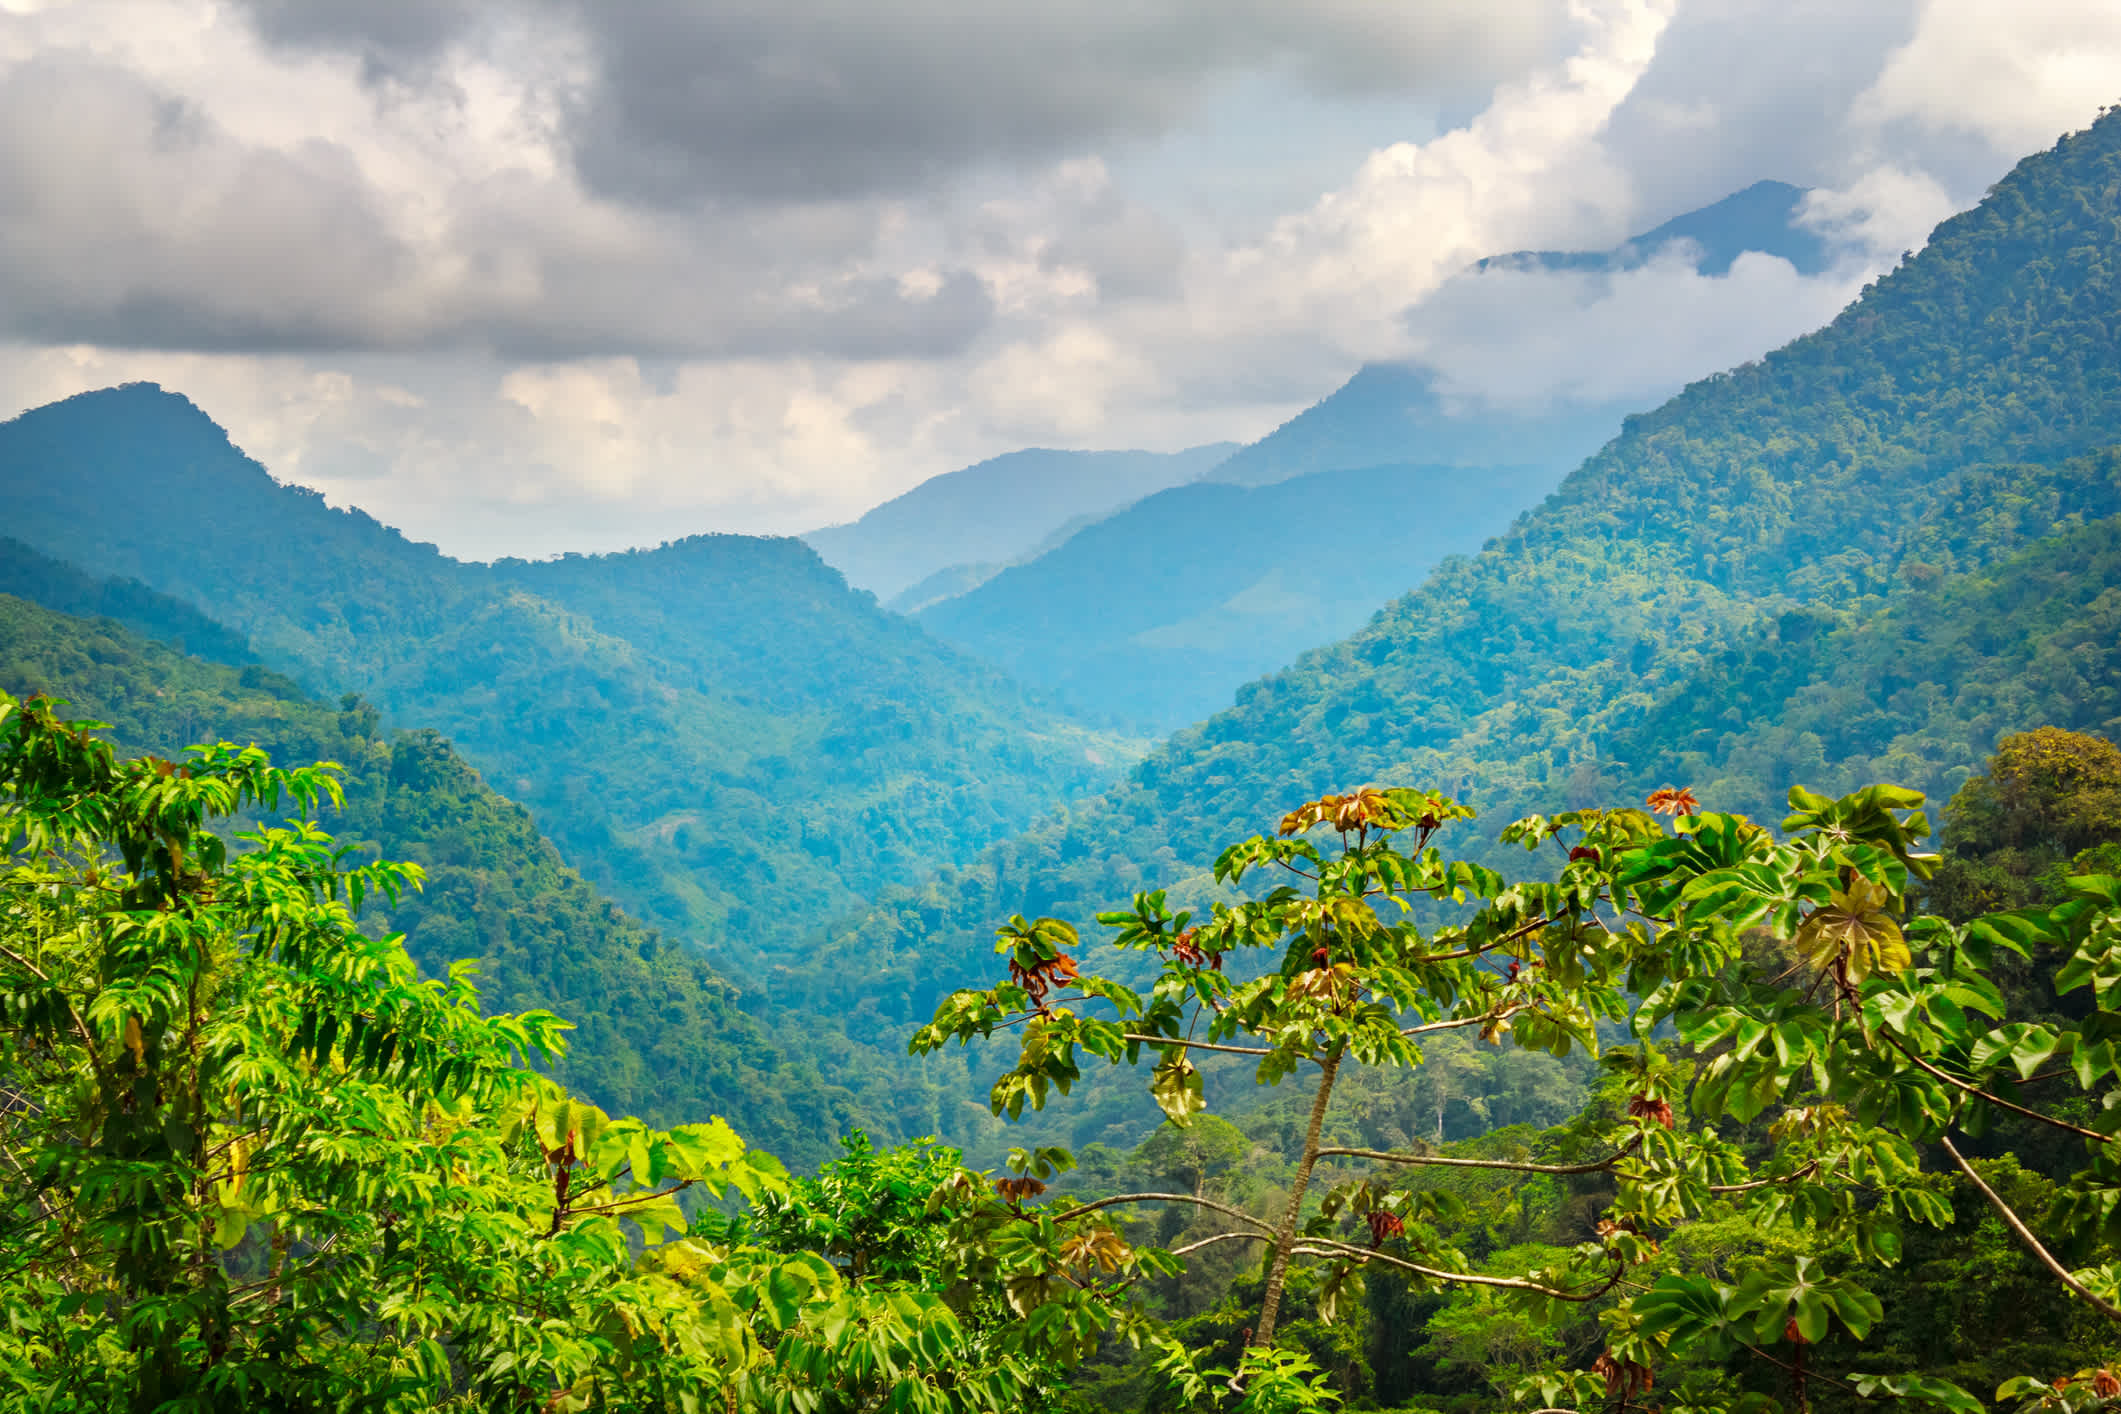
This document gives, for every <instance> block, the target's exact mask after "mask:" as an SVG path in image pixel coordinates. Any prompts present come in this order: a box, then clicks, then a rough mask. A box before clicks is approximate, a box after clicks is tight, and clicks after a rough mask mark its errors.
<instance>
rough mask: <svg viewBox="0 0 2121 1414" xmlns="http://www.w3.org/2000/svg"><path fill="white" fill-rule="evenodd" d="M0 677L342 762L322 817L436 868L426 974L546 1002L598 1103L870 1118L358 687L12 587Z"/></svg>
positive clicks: (418, 900)
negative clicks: (343, 688)
mask: <svg viewBox="0 0 2121 1414" xmlns="http://www.w3.org/2000/svg"><path fill="white" fill-rule="evenodd" d="M0 582H5V583H8V584H10V585H22V586H23V587H25V588H30V587H35V588H38V589H40V590H45V589H56V590H57V591H59V593H60V594H61V595H62V596H65V595H68V594H71V593H72V592H73V591H74V590H77V589H78V588H79V587H80V586H81V585H82V584H83V583H88V584H94V583H96V581H94V580H93V579H92V578H90V577H89V576H85V575H83V574H82V573H81V572H80V571H78V570H75V569H73V568H72V567H70V566H66V565H63V564H58V563H56V562H53V561H51V560H49V559H46V558H44V557H42V556H38V555H36V554H35V553H34V552H31V551H29V550H27V549H26V548H25V547H23V546H21V545H20V544H19V543H18V542H7V541H0ZM102 592H103V594H104V595H106V596H109V597H111V598H113V599H115V600H117V601H118V602H120V603H132V602H135V601H136V600H137V599H138V597H139V593H140V591H139V590H138V588H137V586H127V585H123V584H113V583H110V582H107V581H106V582H104V584H103V590H102ZM224 632H225V630H224ZM0 688H4V689H6V690H7V691H9V692H11V693H14V694H16V695H17V696H22V695H27V694H29V693H34V692H43V693H48V694H50V695H53V696H57V697H61V698H64V699H65V700H66V701H67V702H68V703H69V704H70V709H71V713H72V714H73V715H76V716H81V717H88V718H91V719H94V720H97V721H102V722H107V723H110V724H111V725H112V727H113V731H112V732H111V733H110V735H111V737H112V739H113V740H114V741H115V742H116V743H117V745H118V746H119V748H120V749H121V750H122V751H124V752H126V753H127V754H129V755H130V754H138V753H142V752H154V753H157V754H164V755H169V754H174V753H176V752H178V751H180V750H182V749H183V747H185V746H186V745H189V744H191V743H193V742H196V741H201V740H228V741H233V742H236V743H238V744H245V745H247V744H256V745H259V746H262V747H264V748H265V749H266V750H267V751H269V752H270V753H272V755H273V758H274V759H275V760H276V761H279V762H282V763H286V764H306V763H308V762H312V761H320V760H331V761H337V762H339V763H341V764H342V766H343V767H344V768H345V769H344V775H343V777H342V780H343V782H344V785H345V790H346V803H345V807H344V809H343V810H341V811H338V812H330V811H327V813H326V815H325V817H324V818H323V819H321V820H320V822H319V823H320V824H322V825H323V826H324V828H325V829H327V830H329V831H330V832H332V834H333V835H334V836H336V838H337V839H338V841H339V842H340V843H341V844H347V845H352V846H354V847H355V848H356V849H357V850H358V851H359V852H360V853H362V854H364V855H366V856H368V857H377V856H381V857H385V858H391V859H400V860H409V861H411V862H413V863H416V864H419V865H420V866H421V867H422V868H423V869H425V870H426V873H427V882H426V886H425V888H424V889H422V890H421V891H420V892H418V893H415V894H409V895H407V896H406V897H405V898H404V899H402V900H401V901H400V902H399V904H398V905H397V906H396V907H395V908H394V909H383V910H378V911H379V912H381V913H384V914H387V921H388V925H389V926H391V927H393V928H396V929H399V930H402V931H403V932H404V933H405V934H406V947H407V950H408V951H410V952H411V953H412V955H413V957H414V959H415V960H416V961H417V962H418V963H419V964H420V966H421V969H422V970H423V971H424V972H426V973H427V974H428V975H430V976H441V975H443V974H444V973H446V971H447V969H448V967H449V965H450V964H451V963H452V962H454V961H456V960H458V959H463V958H469V959H474V960H476V961H477V962H478V963H479V972H480V975H479V985H480V990H481V993H482V995H483V998H484V1000H485V1002H486V1004H487V1005H488V1006H489V1007H490V1008H492V1009H494V1010H497V1011H521V1010H526V1009H529V1008H532V1007H545V1008H548V1009H550V1010H552V1011H555V1012H558V1013H559V1014H560V1015H562V1016H564V1017H566V1018H567V1019H569V1020H570V1021H572V1022H574V1023H575V1025H576V1027H577V1029H576V1030H575V1032H574V1033H573V1034H572V1035H571V1036H570V1037H569V1042H570V1051H569V1055H568V1057H567V1058H566V1059H565V1060H564V1061H563V1062H562V1063H561V1065H560V1066H559V1067H558V1075H559V1077H560V1078H561V1079H562V1080H564V1081H566V1082H567V1083H568V1084H569V1085H570V1086H572V1087H574V1088H575V1089H577V1090H579V1091H581V1092H582V1093H584V1094H587V1095H588V1096H590V1097H591V1098H592V1099H594V1100H595V1101H596V1102H597V1103H599V1104H601V1105H604V1106H606V1107H608V1108H613V1109H616V1110H619V1111H624V1112H628V1113H636V1114H642V1115H646V1116H650V1117H652V1118H653V1120H654V1122H657V1123H661V1124H675V1123H684V1122H691V1121H696V1120H703V1119H705V1118H706V1117H707V1116H708V1115H710V1114H720V1115H724V1116H726V1117H727V1118H728V1119H729V1120H730V1121H731V1123H733V1124H735V1125H737V1126H739V1128H740V1129H741V1130H742V1132H744V1133H745V1134H748V1135H751V1136H754V1138H755V1139H756V1140H757V1142H759V1143H761V1144H763V1145H765V1146H766V1147H768V1148H770V1149H772V1150H774V1151H775V1152H777V1153H780V1154H782V1155H784V1156H787V1157H789V1158H791V1159H795V1160H798V1161H799V1160H802V1159H805V1158H810V1157H816V1156H819V1155H821V1154H823V1153H824V1152H825V1151H826V1150H827V1149H829V1148H830V1147H831V1144H832V1139H833V1136H834V1135H836V1134H837V1133H838V1132H839V1131H840V1130H841V1129H842V1128H843V1127H844V1126H845V1125H846V1124H848V1123H850V1122H854V1121H855V1120H857V1119H858V1118H860V1114H859V1111H858V1109H857V1104H856V1101H855V1098H854V1096H853V1095H852V1094H850V1093H849V1092H848V1091H846V1090H844V1089H842V1088H839V1087H837V1086H834V1085H832V1084H829V1083H827V1081H826V1080H825V1079H824V1078H823V1077H822V1076H820V1075H819V1074H818V1073H817V1072H816V1070H814V1069H812V1068H810V1067H809V1066H807V1065H805V1064H803V1063H801V1062H797V1061H793V1060H791V1059H789V1058H788V1057H787V1056H785V1055H784V1054H783V1053H782V1050H781V1048H780V1047H778V1046H777V1045H776V1043H775V1041H774V1040H773V1038H772V1037H771V1036H770V1035H769V1034H768V1033H767V1032H766V1030H765V1028H764V1027H762V1026H761V1025H760V1023H759V1022H757V1021H756V1020H754V1019H753V1018H751V1017H750V1016H747V1015H746V1014H745V1013H744V1012H743V1010H742V1009H741V1008H740V1007H739V1005H738V1001H737V993H736V990H735V989H734V988H732V987H731V986H730V984H729V983H728V982H727V981H725V980H724V979H723V978H721V977H720V976H718V975H716V973H715V971H714V969H713V968H711V967H710V966H709V965H708V964H707V963H706V962H705V960H704V959H702V958H701V957H700V956H699V955H698V954H697V953H696V952H695V951H693V950H692V949H689V948H685V947H681V946H677V945H674V944H673V943H671V942H669V941H667V940H665V939H664V938H662V937H660V936H659V935H658V934H657V933H656V932H654V931H653V930H651V929H648V928H645V927H643V926H642V925H641V924H639V923H637V922H635V921H634V920H633V919H632V918H630V917H628V916H627V915H626V914H625V913H623V912H622V911H621V910H620V909H619V908H617V907H616V906H615V905H614V904H612V903H611V902H610V900H609V899H607V898H606V897H604V896H603V895H602V894H601V893H600V892H599V891H598V890H597V889H596V888H595V887H594V886H593V885H591V884H589V883H587V882H586V881H585V880H584V879H583V878H582V877H581V876H580V875H579V874H577V873H576V872H575V871H574V870H572V869H570V868H568V867H567V865H566V864H565V863H563V862H562V861H561V859H560V856H559V853H558V851H557V850H555V849H554V848H553V846H552V844H551V843H550V842H549V841H547V840H546V839H544V838H543V837H541V836H540V835H539V834H538V831H537V828H536V827H535V826H534V825H533V824H532V822H531V819H530V816H529V814H528V813H527V812H525V811H524V810H523V809H522V808H521V807H520V806H517V805H515V804H513V803H511V802H509V801H507V800H505V799H503V798H502V797H500V796H499V795H497V794H496V793H495V792H494V791H493V790H491V789H490V788H488V786H487V785H486V783H485V782H484V781H483V780H481V779H480V777H479V774H478V772H476V771H475V770H473V769H472V768H471V766H470V765H468V764H467V763H466V762H465V761H464V760H463V758H461V757H460V756H458V755H457V754H456V753H455V751H453V750H452V749H451V748H450V746H449V743H448V742H447V741H445V740H443V739H442V738H441V737H440V736H438V735H437V734H436V733H434V732H432V731H425V730H417V731H395V732H393V731H385V730H383V729H382V728H380V727H379V726H378V723H377V714H376V711H375V709H374V708H372V707H369V706H367V705H366V704H364V703H361V702H360V701H359V700H358V699H355V698H348V699H346V700H345V701H344V702H342V703H341V704H340V705H338V706H336V707H334V706H327V705H326V704H324V703H321V702H318V701H316V700H314V699H313V698H311V697H309V696H308V695H306V694H305V693H303V691H302V690H301V689H300V688H299V687H298V686H296V684H295V683H293V682H292V681H290V680H289V679H287V678H285V677H282V676H280V675H279V674H277V673H274V672H271V671H269V670H267V669H264V668H261V667H258V666H257V665H255V664H253V665H251V666H248V667H241V668H237V667H230V666H226V665H222V664H216V663H209V662H206V661H204V660H202V659H199V658H196V657H192V656H189V655H186V654H184V653H182V652H180V651H178V650H177V649H176V648H174V647H172V646H170V645H168V644H166V643H160V642H156V641H154V640H152V639H150V638H148V637H146V636H144V635H142V634H140V633H136V632H134V631H133V630H132V629H130V628H128V627H126V626H125V625H124V624H122V623H120V622H119V621H118V620H117V619H116V618H115V617H109V616H100V617H84V616H75V615H70V614H63V613H59V612H55V611H54V610H52V609H51V608H48V607H46V606H44V605H42V604H38V603H34V602H32V601H31V600H30V599H29V598H28V597H18V596H17V595H16V594H14V593H0ZM372 921H373V922H375V923H376V924H378V925H380V924H382V923H383V922H384V919H383V918H382V917H378V918H377V919H374V920H372ZM879 1108H881V1107H879ZM886 1112H887V1113H888V1111H886Z"/></svg>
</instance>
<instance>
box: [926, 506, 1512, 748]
mask: <svg viewBox="0 0 2121 1414" xmlns="http://www.w3.org/2000/svg"><path fill="white" fill-rule="evenodd" d="M1551 488H1552V479H1551V478H1550V477H1548V476H1547V475H1546V473H1545V472H1543V471H1541V470H1539V469H1536V468H1525V467H1485V468H1481V469H1480V470H1479V471H1478V472H1469V471H1468V470H1466V469H1465V468H1462V467H1449V466H1444V467H1438V466H1380V467H1366V468H1359V469H1351V470H1345V471H1328V472H1316V473H1313V474H1312V475H1309V476H1302V477H1297V478H1294V479H1292V480H1289V481H1282V482H1277V483H1274V484H1273V485H1269V486H1256V487H1253V486H1236V485H1232V484H1229V483H1227V482H1221V481H1206V482H1196V483H1194V484H1192V485H1188V486H1176V487H1173V488H1171V489H1170V490H1168V491H1160V492H1158V493H1157V494H1155V495H1154V496H1150V497H1147V498H1146V499H1144V500H1142V501H1140V502H1138V503H1136V504H1135V505H1133V506H1131V507H1129V508H1128V509H1127V510H1125V511H1123V512H1120V513H1119V514H1117V515H1114V516H1112V517H1111V518H1109V519H1107V520H1104V521H1100V522H1099V523H1097V524H1095V525H1092V526H1090V527H1088V528H1087V529H1084V530H1082V531H1079V532H1078V533H1077V534H1075V535H1074V536H1072V537H1070V538H1069V539H1068V540H1067V541H1066V542H1064V543H1063V544H1061V545H1059V546H1057V547H1055V548H1054V549H1052V550H1050V551H1048V552H1047V553H1046V554H1044V555H1042V556H1040V557H1038V558H1037V559H1034V560H1031V561H1029V562H1027V563H1025V564H1021V565H1017V566H1014V567H1012V568H1009V569H1006V570H1003V571H1002V572H1000V573H999V574H996V575H995V576H994V577H992V578H991V579H988V580H987V581H986V582H984V583H982V584H980V585H978V586H977V587H976V588H973V589H972V590H970V591H968V592H966V593H963V594H960V595H957V596H956V597H953V598H948V599H944V600H942V601H941V602H939V603H937V604H935V605H933V606H931V607H930V608H928V609H926V610H925V611H924V612H922V613H921V614H920V615H919V619H920V622H921V624H922V625H923V626H924V627H927V628H928V629H930V630H931V631H933V632H934V633H935V634H936V635H937V636H938V637H941V638H944V639H947V640H949V641H950V642H953V643H957V644H961V645H962V646H964V647H965V648H967V649H969V650H970V651H972V652H974V653H977V654H979V655H980V656H982V657H984V658H987V659H989V660H990V661H992V662H995V663H998V664H1000V665H1001V666H1002V667H1003V668H1005V669H1007V670H1008V671H1009V672H1010V673H1011V674H1012V675H1014V676H1016V677H1018V678H1020V679H1021V680H1023V681H1025V682H1028V683H1032V684H1035V685H1037V686H1040V687H1045V688H1050V689H1051V690H1052V691H1053V692H1055V693H1056V694H1058V696H1059V697H1060V698H1061V700H1063V701H1065V702H1067V703H1068V704H1070V705H1071V706H1073V707H1074V708H1075V709H1077V710H1078V711H1080V712H1082V713H1084V714H1086V715H1089V716H1091V717H1093V718H1095V719H1101V720H1107V721H1110V722H1112V723H1114V724H1115V725H1120V726H1124V727H1127V728H1131V729H1135V730H1141V731H1151V732H1157V733H1163V732H1170V731H1174V730H1176V729H1178V728H1180V727H1183V726H1186V725H1188V724H1190V723H1192V722H1195V721H1198V720H1200V719H1201V718H1203V717H1206V716H1208V715H1209V714H1211V713H1213V712H1215V711H1216V710H1218V709H1219V708H1221V707H1224V706H1226V705H1228V703H1229V702H1230V699H1231V696H1232V694H1233V693H1235V692H1236V690H1237V689H1238V688H1239V687H1240V686H1242V685H1243V684H1245V683H1246V682H1249V681H1251V680H1252V679H1253V678H1256V677H1258V676H1259V675H1260V674H1262V673H1265V672H1271V671H1273V670H1274V669H1275V668H1278V667H1280V666H1282V665H1283V664H1285V663H1288V662H1290V661H1292V660H1293V659H1295V658H1296V657H1297V656H1298V655H1299V654H1301V653H1302V652H1304V651H1305V650H1306V649H1309V648H1313V647H1316V646H1317V645H1319V644H1321V643H1327V642H1331V641H1332V640H1333V639H1335V638H1338V637H1341V636H1343V635H1345V634H1347V633H1351V632H1353V631H1354V630H1355V629H1357V628H1359V627H1361V625H1362V624H1363V623H1364V622H1365V621H1367V620H1368V619H1369V617H1370V616H1371V615H1372V614H1374V613H1375V612H1376V611H1377V607H1378V606H1379V605H1380V604H1383V603H1384V602H1386V601H1387V600H1389V599H1391V598H1393V597H1394V596H1396V595H1397V594H1399V593H1401V592H1402V591H1404V589H1405V588H1406V586H1407V585H1409V584H1411V583H1415V582H1417V581H1419V580H1420V579H1421V578H1422V577H1423V576H1424V575H1426V574H1427V573H1428V572H1429V570H1431V569H1432V568H1434V567H1435V565H1436V564H1437V563H1438V562H1439V561H1440V560H1442V559H1443V558H1444V557H1445V556H1446V555H1450V554H1458V553H1470V552H1472V551H1475V550H1478V549H1479V547H1480V545H1481V543H1482V542H1483V541H1485V540H1486V539H1487V538H1488V537H1489V536H1491V535H1494V534H1497V533H1499V532H1500V531H1501V530H1503V529H1504V527H1506V526H1507V525H1508V524H1509V522H1510V520H1511V519H1512V518H1513V517H1514V516H1515V515H1516V513H1517V510H1518V509H1519V508H1520V507H1522V506H1524V505H1528V504H1530V503H1531V502H1533V501H1535V500H1537V499H1538V498H1539V497H1540V496H1541V495H1543V494H1545V493H1546V492H1547V491H1548V490H1550V489H1551ZM1323 564H1331V565H1333V567H1334V568H1333V572H1332V573H1331V574H1327V575H1321V574H1319V573H1318V572H1317V568H1318V567H1319V566H1320V565H1323Z"/></svg>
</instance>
